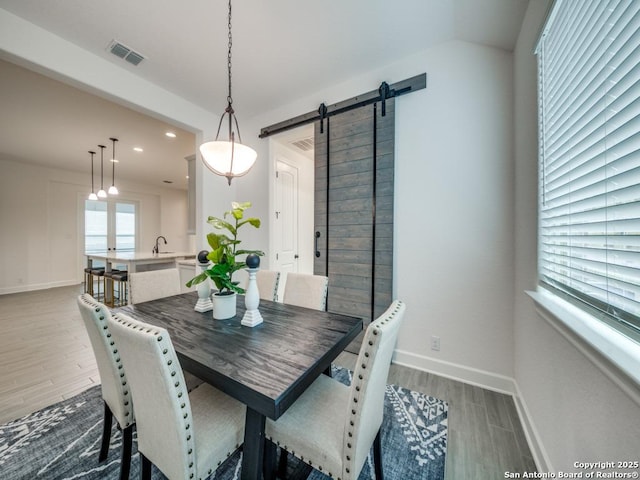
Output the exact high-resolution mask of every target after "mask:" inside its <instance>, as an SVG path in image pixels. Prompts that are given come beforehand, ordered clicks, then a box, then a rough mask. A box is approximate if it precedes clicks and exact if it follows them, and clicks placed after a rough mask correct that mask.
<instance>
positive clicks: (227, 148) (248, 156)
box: [200, 140, 258, 185]
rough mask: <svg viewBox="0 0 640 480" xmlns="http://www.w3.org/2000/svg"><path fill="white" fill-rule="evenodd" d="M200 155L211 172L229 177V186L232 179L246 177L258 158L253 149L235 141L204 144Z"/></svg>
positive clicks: (217, 141)
mask: <svg viewBox="0 0 640 480" xmlns="http://www.w3.org/2000/svg"><path fill="white" fill-rule="evenodd" d="M200 153H201V154H202V158H203V160H204V164H205V165H206V166H207V167H208V168H209V170H211V171H212V172H213V173H215V174H216V175H221V176H223V177H227V180H228V181H229V185H231V179H232V178H234V177H241V176H243V175H246V174H247V173H248V172H249V170H251V167H253V164H254V163H255V161H256V158H257V156H258V154H257V153H256V151H255V150H254V149H253V148H250V147H247V146H246V145H243V144H241V143H236V142H235V141H233V140H231V141H219V140H216V141H214V142H207V143H203V144H202V145H200Z"/></svg>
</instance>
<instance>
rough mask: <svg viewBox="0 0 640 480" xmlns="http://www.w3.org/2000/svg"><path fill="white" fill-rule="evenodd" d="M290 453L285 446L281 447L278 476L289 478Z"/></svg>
mask: <svg viewBox="0 0 640 480" xmlns="http://www.w3.org/2000/svg"><path fill="white" fill-rule="evenodd" d="M288 455H289V454H288V453H287V451H286V450H285V449H284V448H280V458H279V459H278V476H279V477H280V478H287V458H288Z"/></svg>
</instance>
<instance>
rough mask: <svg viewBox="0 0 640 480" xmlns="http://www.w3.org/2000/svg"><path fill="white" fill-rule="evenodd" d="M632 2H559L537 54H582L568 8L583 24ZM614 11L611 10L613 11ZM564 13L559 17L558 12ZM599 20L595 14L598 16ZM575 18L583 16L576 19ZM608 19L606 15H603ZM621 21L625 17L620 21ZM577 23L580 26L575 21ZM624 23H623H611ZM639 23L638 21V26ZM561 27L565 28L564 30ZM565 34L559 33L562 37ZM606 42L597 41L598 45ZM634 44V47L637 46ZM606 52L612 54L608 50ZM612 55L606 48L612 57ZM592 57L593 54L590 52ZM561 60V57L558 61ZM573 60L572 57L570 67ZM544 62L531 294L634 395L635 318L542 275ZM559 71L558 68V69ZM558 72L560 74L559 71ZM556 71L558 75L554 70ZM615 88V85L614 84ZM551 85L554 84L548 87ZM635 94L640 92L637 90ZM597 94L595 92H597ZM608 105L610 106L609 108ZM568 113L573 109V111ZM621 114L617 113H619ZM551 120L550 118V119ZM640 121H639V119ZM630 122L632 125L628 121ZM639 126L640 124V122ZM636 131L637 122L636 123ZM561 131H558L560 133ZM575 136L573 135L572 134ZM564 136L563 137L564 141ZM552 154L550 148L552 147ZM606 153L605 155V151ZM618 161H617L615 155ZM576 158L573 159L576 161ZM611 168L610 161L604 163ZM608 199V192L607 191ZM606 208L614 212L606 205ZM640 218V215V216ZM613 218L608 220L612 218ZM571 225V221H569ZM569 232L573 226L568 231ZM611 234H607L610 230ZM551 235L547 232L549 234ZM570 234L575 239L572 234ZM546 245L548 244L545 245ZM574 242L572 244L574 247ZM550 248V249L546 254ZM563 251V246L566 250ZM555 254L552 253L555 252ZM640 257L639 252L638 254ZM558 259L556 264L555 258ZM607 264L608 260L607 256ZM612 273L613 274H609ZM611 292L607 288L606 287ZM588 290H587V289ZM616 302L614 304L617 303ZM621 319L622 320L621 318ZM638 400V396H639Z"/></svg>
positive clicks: (638, 342)
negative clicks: (558, 44)
mask: <svg viewBox="0 0 640 480" xmlns="http://www.w3.org/2000/svg"><path fill="white" fill-rule="evenodd" d="M631 4H632V2H631V0H612V1H600V0H597V1H589V2H587V1H584V2H583V1H580V2H576V1H574V0H556V1H555V3H554V5H553V6H552V9H551V10H550V15H549V17H548V19H547V21H546V23H545V26H544V28H543V32H542V35H541V39H540V42H539V44H538V46H537V48H536V54H538V55H539V60H540V56H541V55H544V54H545V53H547V54H548V55H549V56H551V55H563V54H565V53H566V54H567V56H569V54H568V52H571V55H573V56H576V58H577V56H578V55H579V53H576V51H575V50H572V49H573V48H575V47H573V46H572V43H571V39H572V38H573V37H571V35H570V32H573V31H574V30H573V29H572V25H571V23H570V21H568V20H567V18H568V17H567V16H563V14H562V12H563V9H565V10H564V11H565V12H566V11H567V10H566V9H567V8H571V9H576V8H578V9H580V8H583V9H584V10H583V11H586V14H584V16H582V17H580V18H581V20H580V21H581V22H584V19H585V18H588V17H589V15H591V14H594V12H596V11H598V12H600V14H602V13H603V12H604V15H605V16H606V15H608V14H609V12H613V11H615V7H623V8H626V7H628V6H630V5H631ZM609 9H610V10H609ZM559 12H560V13H559ZM594 16H595V14H594ZM574 18H578V15H576V16H575V17H574ZM599 18H605V17H599ZM618 18H622V16H621V17H618ZM633 18H634V22H637V21H638V18H640V16H639V17H633ZM554 23H555V26H556V32H555V33H556V38H561V37H563V38H562V41H563V42H564V43H563V48H562V49H556V50H555V51H553V50H552V51H553V54H549V53H548V52H545V51H544V50H545V46H546V45H545V37H546V35H547V34H549V33H550V31H551V30H552V28H553V27H552V26H553V25H554ZM576 23H578V22H576ZM610 24H615V25H619V24H618V23H610ZM634 25H635V23H634ZM560 26H561V28H560ZM558 32H560V33H558ZM612 37H614V38H615V36H614V35H609V37H608V38H607V40H610V39H611V38H612ZM633 41H634V42H638V43H640V40H638V39H636V38H633ZM575 43H576V44H578V45H584V44H585V40H584V39H582V40H580V41H577V42H575ZM600 45H601V44H600V43H598V46H600ZM634 45H635V43H634ZM604 50H607V49H606V48H605V49H604ZM610 51H613V49H611V50H607V54H608V53H609V52H610ZM638 51H640V47H638ZM589 53H592V52H591V51H589ZM556 58H557V57H556ZM571 60H573V57H571V58H570V59H569V60H568V61H567V63H569V62H570V61H571ZM607 65H609V64H607ZM545 66H546V65H545V63H544V61H542V62H539V109H540V148H539V153H540V154H539V157H540V158H539V159H540V194H539V200H540V203H539V212H540V219H539V243H538V244H539V252H538V259H539V260H538V268H539V275H540V277H541V281H540V286H539V288H538V291H537V292H529V294H530V295H531V296H532V297H533V298H534V300H535V301H536V303H537V306H538V312H539V313H540V314H541V315H542V316H543V317H544V318H545V319H547V320H548V321H549V322H550V323H551V324H552V325H553V326H554V327H555V328H556V329H557V330H558V331H559V332H560V333H562V334H563V335H564V336H565V337H566V338H567V339H568V340H570V341H571V342H572V343H573V344H574V345H575V346H577V347H578V348H579V349H580V350H581V351H583V353H585V355H587V356H588V357H589V358H590V359H591V360H592V361H594V363H597V364H601V365H602V360H600V358H601V357H599V356H594V355H593V350H592V348H591V347H593V348H595V349H596V351H598V352H599V353H600V354H601V355H603V356H604V357H605V358H607V359H608V360H610V361H611V362H612V363H613V364H614V365H616V366H617V367H618V368H619V369H621V370H622V371H623V372H624V373H625V374H626V375H627V376H626V377H624V378H626V379H627V380H628V379H629V378H630V379H631V380H632V381H633V382H635V385H636V386H635V387H633V386H631V387H629V384H628V382H627V381H626V380H624V379H622V380H620V378H621V377H616V378H618V380H619V381H617V383H618V384H619V385H620V386H622V387H623V388H625V390H627V391H628V392H633V391H634V390H635V391H636V392H637V385H638V384H640V333H639V331H638V330H637V326H638V323H637V322H636V321H635V318H634V316H633V315H631V317H628V316H627V317H625V315H626V314H625V315H617V313H619V312H618V311H617V310H618V309H619V308H620V307H616V305H612V306H609V305H608V304H607V303H606V302H603V303H599V302H597V301H592V302H590V303H591V304H587V303H585V296H584V295H583V293H582V292H578V293H579V294H578V295H576V292H575V290H574V289H572V288H571V287H570V285H568V286H567V288H565V286H564V285H562V282H556V281H554V279H553V275H551V277H552V278H551V279H549V277H545V275H544V274H542V271H543V270H544V269H546V268H547V265H545V264H544V262H546V261H548V258H549V247H548V244H549V242H548V241H547V239H543V230H544V228H545V221H548V218H549V216H548V215H547V216H546V217H545V202H546V201H547V199H546V198H544V197H545V194H546V192H547V191H549V190H547V188H546V185H545V183H544V182H545V178H546V177H545V174H547V173H548V172H545V166H546V165H548V163H547V164H545V162H546V161H547V158H546V157H545V155H547V147H548V145H547V144H546V143H545V142H546V140H547V130H546V127H549V125H545V121H546V120H547V118H546V117H545V113H546V110H545V111H544V113H543V107H544V105H549V104H548V103H547V104H545V103H544V102H545V101H546V100H547V98H545V95H551V94H553V92H554V91H553V90H552V91H551V92H549V91H547V90H545V89H544V87H543V81H544V80H546V79H548V78H550V77H544V75H546V74H547V73H548V72H545V71H544V68H545ZM557 70H558V69H557ZM557 70H556V71H557ZM554 73H555V72H554ZM611 83H612V84H614V85H615V83H614V82H611ZM549 84H551V83H549ZM580 86H581V84H579V83H578V82H576V83H575V84H572V85H571V86H570V87H571V88H570V89H569V90H565V91H564V92H563V95H572V94H573V93H575V92H576V91H579V90H580ZM608 91H609V90H606V91H605V93H608ZM633 91H634V92H635V90H633ZM592 95H593V94H592ZM558 98H560V100H563V98H562V97H560V95H556V98H555V100H554V101H558ZM577 103H578V102H576V104H577ZM607 105H608V104H607ZM567 111H571V108H569V109H568V110H567ZM615 113H617V112H614V114H615ZM549 116H550V115H549ZM585 117H586V115H583V116H580V117H578V118H580V120H583V119H584V118H585ZM557 118H561V120H560V121H559V122H558V123H562V122H563V121H564V120H565V119H566V117H557ZM639 118H640V117H639ZM629 123H630V124H631V122H629ZM637 123H638V125H639V126H640V120H639V121H638V122H637ZM554 127H555V125H551V128H550V130H553V129H554ZM633 127H634V128H635V124H633ZM558 130H559V128H558V129H556V132H555V133H557V131H558ZM575 131H576V130H575V129H574V130H573V131H572V133H571V134H566V138H568V139H571V140H572V141H573V140H574V139H575V138H577V137H579V132H578V134H574V133H573V132H575ZM569 135H573V136H571V137H570V136H569ZM605 137H606V135H605ZM560 138H562V137H560ZM549 150H551V149H549ZM605 150H606V149H605ZM605 154H606V152H605ZM614 158H615V157H614ZM572 160H573V159H572ZM605 168H606V162H605ZM605 195H606V193H605ZM606 208H610V207H608V206H605V209H606ZM639 216H640V215H639ZM607 218H608V217H607ZM569 223H571V220H570V221H569ZM569 228H570V227H569ZM607 231H608V230H607ZM547 233H548V231H547ZM570 235H573V234H572V233H571V234H570ZM545 241H547V245H545V244H544V242H545ZM571 242H572V240H571V239H570V240H569V243H570V244H571ZM606 245H607V247H605V248H609V245H610V242H609V241H608V240H607V241H606ZM545 249H546V250H545ZM561 249H562V247H559V250H561ZM552 253H553V252H552ZM639 255H640V253H639ZM572 258H573V257H571V253H569V257H568V260H567V261H568V262H569V267H568V268H567V270H571V268H572V267H573V265H574V264H572V263H570V262H572V261H573V260H572ZM551 261H553V260H551ZM607 261H608V257H607ZM607 272H608V270H607ZM638 278H640V270H638ZM607 288H608V287H607ZM587 290H588V288H587ZM614 303H615V302H614ZM616 317H618V318H616ZM628 318H631V323H630V324H629V323H627V320H628ZM602 369H603V370H608V366H607V365H603V368H602ZM634 396H635V395H634Z"/></svg>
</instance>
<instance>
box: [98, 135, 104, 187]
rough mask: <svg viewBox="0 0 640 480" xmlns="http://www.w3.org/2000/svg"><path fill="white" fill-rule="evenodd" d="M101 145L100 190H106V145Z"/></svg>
mask: <svg viewBox="0 0 640 480" xmlns="http://www.w3.org/2000/svg"><path fill="white" fill-rule="evenodd" d="M98 146H99V147H100V190H104V149H105V146H104V145H98Z"/></svg>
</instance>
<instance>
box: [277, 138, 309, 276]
mask: <svg viewBox="0 0 640 480" xmlns="http://www.w3.org/2000/svg"><path fill="white" fill-rule="evenodd" d="M289 133H290V132H289ZM283 156H284V157H285V158H286V161H285V163H288V164H290V165H292V166H294V167H296V168H297V169H298V172H299V175H298V255H299V258H298V272H300V273H309V274H312V273H313V240H314V239H313V228H314V225H313V209H314V162H313V159H308V158H306V157H304V155H302V154H300V153H298V152H296V151H295V150H293V149H291V148H289V147H287V146H286V144H285V143H284V141H283V136H281V135H273V136H271V137H270V138H269V178H270V179H271V180H270V182H269V212H268V218H269V221H271V219H272V218H275V211H276V198H275V191H276V161H277V160H280V161H283V159H282V157H283ZM274 230H275V229H269V253H268V257H269V258H268V266H267V267H266V268H270V267H271V266H272V265H275V264H276V259H275V240H276V239H275V231H274Z"/></svg>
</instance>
